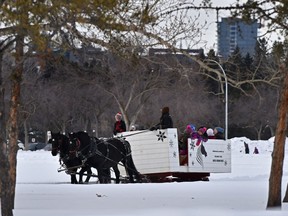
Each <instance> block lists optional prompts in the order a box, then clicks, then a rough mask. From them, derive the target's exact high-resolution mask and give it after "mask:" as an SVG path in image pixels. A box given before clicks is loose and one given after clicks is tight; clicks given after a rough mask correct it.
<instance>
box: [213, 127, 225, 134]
mask: <svg viewBox="0 0 288 216" xmlns="http://www.w3.org/2000/svg"><path fill="white" fill-rule="evenodd" d="M215 129H216V130H217V132H218V133H224V129H223V128H221V127H216V128H215Z"/></svg>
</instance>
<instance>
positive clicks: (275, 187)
mask: <svg viewBox="0 0 288 216" xmlns="http://www.w3.org/2000/svg"><path fill="white" fill-rule="evenodd" d="M282 71H283V73H284V82H283V83H284V85H283V88H282V94H281V97H280V101H279V108H278V123H277V128H276V135H275V141H274V150H273V154H272V165H271V172H270V179H269V196H268V203H267V208H272V207H281V185H282V174H283V161H284V151H285V140H286V128H287V110H288V72H287V68H286V67H285V69H282Z"/></svg>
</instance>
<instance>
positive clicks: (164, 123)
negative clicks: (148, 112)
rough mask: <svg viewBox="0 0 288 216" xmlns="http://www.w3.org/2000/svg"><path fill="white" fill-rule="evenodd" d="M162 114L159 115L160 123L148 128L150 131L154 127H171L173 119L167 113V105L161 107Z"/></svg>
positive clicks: (154, 128)
mask: <svg viewBox="0 0 288 216" xmlns="http://www.w3.org/2000/svg"><path fill="white" fill-rule="evenodd" d="M161 111H162V115H161V117H160V123H158V124H157V125H155V126H153V127H151V128H150V130H151V131H153V130H156V129H166V128H173V121H172V118H171V116H170V114H169V107H163V108H162V110H161Z"/></svg>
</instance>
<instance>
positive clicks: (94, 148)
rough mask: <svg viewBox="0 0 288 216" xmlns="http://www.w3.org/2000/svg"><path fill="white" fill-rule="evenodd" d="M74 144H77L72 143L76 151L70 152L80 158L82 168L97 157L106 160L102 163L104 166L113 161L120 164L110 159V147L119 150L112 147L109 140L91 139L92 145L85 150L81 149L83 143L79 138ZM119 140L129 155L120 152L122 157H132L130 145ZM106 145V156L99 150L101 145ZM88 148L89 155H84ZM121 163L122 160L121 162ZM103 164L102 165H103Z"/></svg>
mask: <svg viewBox="0 0 288 216" xmlns="http://www.w3.org/2000/svg"><path fill="white" fill-rule="evenodd" d="M74 140H75V141H74V142H75V144H74V143H73V142H72V143H71V144H72V147H74V149H71V150H69V153H70V154H72V153H73V154H74V155H75V157H78V158H79V159H81V160H82V166H84V164H85V163H86V161H87V160H88V159H89V158H91V157H93V156H95V155H98V156H101V157H103V158H104V159H105V160H104V161H103V162H102V164H104V163H105V162H107V161H111V162H114V163H116V164H117V163H118V162H116V161H113V160H112V159H110V157H109V156H110V149H109V146H110V147H113V148H114V149H116V150H117V151H119V149H117V148H116V147H115V146H114V145H112V144H111V143H109V142H108V141H109V139H98V138H96V137H91V139H90V144H89V145H87V146H85V147H84V148H82V149H81V148H80V147H81V141H80V140H79V139H78V138H74ZM117 140H119V141H121V142H122V144H123V146H124V148H125V151H126V152H127V154H123V152H121V151H119V152H120V153H121V155H122V156H123V158H125V157H128V156H129V155H131V148H130V145H129V144H128V143H127V142H126V141H125V140H124V139H119V138H117ZM101 144H104V146H105V147H106V154H105V155H104V154H103V153H102V152H101V151H100V150H99V145H101ZM87 148H89V150H88V154H83V151H84V150H87ZM120 161H121V160H120ZM102 164H101V165H102Z"/></svg>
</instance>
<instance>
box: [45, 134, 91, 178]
mask: <svg viewBox="0 0 288 216" xmlns="http://www.w3.org/2000/svg"><path fill="white" fill-rule="evenodd" d="M49 142H50V143H51V144H52V151H51V154H52V155H53V156H56V155H57V154H58V153H59V154H60V161H62V162H63V164H64V165H65V167H66V170H67V173H68V174H70V175H71V184H78V181H77V178H76V174H75V173H76V172H77V170H78V168H81V170H80V172H79V183H80V184H82V183H83V175H84V173H85V172H87V178H86V180H85V182H86V183H88V182H89V180H90V177H91V175H92V171H91V167H89V166H85V165H84V166H83V162H82V161H81V158H78V157H77V158H75V157H72V156H71V155H73V152H71V151H70V150H69V145H70V140H69V138H68V137H67V136H65V135H63V134H60V133H52V134H51V139H50V141H49Z"/></svg>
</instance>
